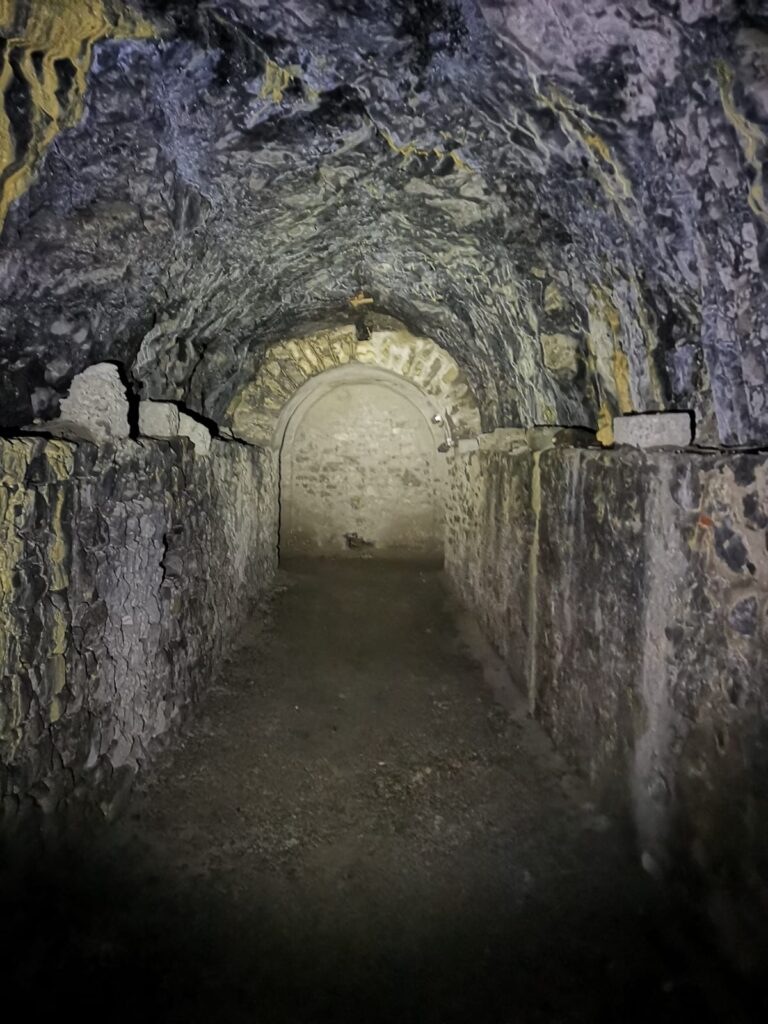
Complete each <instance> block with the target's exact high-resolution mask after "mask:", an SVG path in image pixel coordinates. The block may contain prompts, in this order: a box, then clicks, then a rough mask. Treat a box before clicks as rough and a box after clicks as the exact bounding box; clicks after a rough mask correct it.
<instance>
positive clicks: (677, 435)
mask: <svg viewBox="0 0 768 1024" xmlns="http://www.w3.org/2000/svg"><path fill="white" fill-rule="evenodd" d="M613 438H614V443H615V444H626V445H631V446H632V447H633V448H687V447H688V445H689V444H690V443H691V441H692V440H693V419H692V417H691V414H690V413H688V412H654V413H640V414H638V415H636V416H616V417H615V419H614V421H613Z"/></svg>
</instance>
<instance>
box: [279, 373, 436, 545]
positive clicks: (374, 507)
mask: <svg viewBox="0 0 768 1024" xmlns="http://www.w3.org/2000/svg"><path fill="white" fill-rule="evenodd" d="M296 420H297V421H299V422H297V423H296V422H295V421H296ZM442 458H444V457H443V456H441V455H438V453H437V442H436V441H435V440H434V439H433V436H432V431H431V430H430V427H429V425H428V423H427V420H426V419H425V418H424V415H423V414H422V412H421V410H420V409H417V408H416V407H415V406H414V405H413V404H412V403H411V402H410V401H408V399H407V398H405V397H404V396H403V395H400V394H398V393H397V392H396V391H395V390H393V389H392V388H391V387H387V386H386V385H384V384H381V383H378V384H376V383H342V384H339V385H338V386H337V387H335V388H333V389H331V390H330V391H328V392H327V393H325V394H323V395H321V397H320V398H319V399H318V400H317V401H315V402H314V403H312V404H311V405H310V407H309V408H308V409H306V410H305V409H304V408H301V409H299V410H298V411H297V413H296V414H295V417H294V420H292V421H291V424H290V426H289V428H288V431H287V433H286V437H285V443H284V445H283V452H282V458H281V469H282V483H281V492H280V494H281V502H280V505H281V530H280V550H281V553H282V554H284V555H322V556H327V557H337V558H338V557H340V556H344V555H362V556H365V557H383V558H392V557H400V556H407V557H426V558H438V557H442V552H443V538H442V515H443V509H442V503H443V487H442V481H440V480H439V479H438V466H437V460H438V459H442Z"/></svg>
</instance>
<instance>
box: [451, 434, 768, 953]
mask: <svg viewBox="0 0 768 1024" xmlns="http://www.w3.org/2000/svg"><path fill="white" fill-rule="evenodd" d="M449 505H450V507H449V514H448V524H447V538H446V544H447V552H446V562H447V567H448V572H449V575H450V577H451V579H452V580H453V582H454V584H455V586H456V588H457V589H458V591H459V592H460V594H461V596H462V598H463V599H464V600H465V601H466V602H467V603H469V605H470V606H471V607H473V608H474V609H475V610H476V611H477V613H478V615H479V617H480V619H481V620H482V622H483V624H484V627H485V629H486V630H487V632H488V635H489V636H490V638H491V639H492V640H493V641H494V643H495V644H496V645H497V647H498V648H499V650H500V651H501V652H502V653H503V654H504V656H505V657H506V659H507V661H508V663H509V665H510V668H511V669H512V671H513V673H514V674H515V676H516V678H517V679H518V681H519V683H520V685H521V686H523V687H525V688H526V689H527V690H528V694H529V699H530V703H531V709H532V710H533V711H534V713H535V714H536V716H537V717H538V718H539V719H540V720H541V721H542V722H543V724H544V725H545V727H546V728H547V729H548V731H549V732H550V734H551V736H552V738H553V740H554V741H555V743H556V744H557V746H558V747H560V749H562V750H563V751H564V752H565V753H566V754H567V755H568V756H569V757H570V758H571V760H572V761H573V762H574V763H575V764H576V765H577V766H579V767H580V768H581V769H582V770H583V771H584V772H585V773H586V774H588V776H589V778H590V780H591V781H592V783H593V784H594V785H595V786H596V788H597V789H598V790H599V791H600V793H601V794H602V796H603V798H604V799H605V800H606V801H607V802H608V803H609V804H610V805H612V806H614V807H617V808H627V809H629V810H630V811H631V815H632V818H633V821H634V824H635V827H636V830H637V834H638V838H639V844H640V852H641V854H642V856H643V862H644V864H645V866H646V867H647V868H648V869H649V870H651V871H652V872H654V873H655V872H659V873H669V874H670V875H671V876H672V877H679V878H682V879H684V881H685V883H686V884H687V885H688V886H692V887H693V888H695V889H696V888H699V894H700V895H702V896H703V899H704V901H705V903H706V905H707V907H708V910H709V912H710V914H711V916H712V917H713V919H714V920H715V921H716V922H717V924H718V925H719V927H720V928H721V930H722V931H723V932H724V934H726V936H727V938H728V945H729V949H730V951H731V952H736V953H737V955H743V956H744V957H745V958H746V957H747V953H746V951H747V950H748V949H749V948H750V947H751V948H752V949H754V948H756V947H755V944H754V935H755V933H756V932H761V933H764V932H765V923H764V911H761V908H764V907H765V905H766V899H768V871H766V863H768V655H767V654H766V643H767V641H768V618H767V615H768V554H767V553H766V549H767V541H768V532H767V530H766V527H768V457H766V455H765V454H748V453H742V454H738V455H728V456H724V455H722V454H717V453H711V454H709V453H701V454H696V453H691V452H672V451H646V452H641V451H636V450H629V449H616V450H613V451H599V450H595V449H575V448H559V449H558V448H552V449H550V450H547V451H543V452H540V453H532V452H530V451H525V452H519V453H516V454H515V453H499V452H483V451H479V452H476V453H473V454H472V455H471V456H469V457H466V458H459V459H456V460H454V461H453V465H452V488H451V496H450V500H449ZM750 936H751V941H750V940H749V937H750Z"/></svg>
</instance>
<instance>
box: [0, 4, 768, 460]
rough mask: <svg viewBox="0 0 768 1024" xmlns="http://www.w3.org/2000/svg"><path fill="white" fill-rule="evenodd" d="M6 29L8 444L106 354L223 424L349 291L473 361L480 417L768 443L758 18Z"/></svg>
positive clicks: (328, 321)
mask: <svg viewBox="0 0 768 1024" xmlns="http://www.w3.org/2000/svg"><path fill="white" fill-rule="evenodd" d="M73 11H74V12H76V14H75V13H73ZM43 15H45V16H43ZM86 15H87V16H86ZM46 19H47V20H46ZM0 22H1V23H2V25H4V26H5V29H6V31H5V33H4V34H5V35H6V36H8V37H9V42H8V44H7V45H6V46H5V48H4V51H3V55H2V56H3V64H2V71H1V72H0V84H1V85H2V89H3V91H4V96H5V114H6V118H7V124H5V125H4V124H3V123H2V119H0V134H2V130H3V129H5V139H6V143H5V145H4V147H3V145H2V144H0V159H2V161H3V164H4V165H5V171H4V172H2V178H1V179H0V180H2V182H3V188H4V195H5V199H6V201H10V200H14V201H13V202H12V203H11V205H10V210H9V213H8V216H7V218H6V222H5V228H4V233H3V236H2V245H1V247H0V335H1V336H2V337H1V339H0V374H1V379H0V424H1V425H4V426H6V427H12V426H14V425H19V424H21V423H24V422H28V421H29V420H30V419H31V417H32V416H33V415H39V416H43V417H45V416H49V415H51V414H52V413H53V412H54V411H55V406H56V402H57V398H58V395H59V394H60V393H62V392H64V391H65V390H66V386H67V384H68V381H69V380H70V379H71V377H72V375H73V374H74V373H75V372H77V371H79V370H81V369H83V367H85V366H86V365H88V364H89V363H92V362H94V361H98V360H104V359H111V360H116V361H119V362H120V363H121V364H123V366H124V367H125V370H126V373H127V375H128V377H129V378H131V379H132V380H133V382H134V384H135V387H136V389H137V391H139V392H140V393H141V394H142V395H143V396H144V397H151V398H157V399H160V398H172V399H176V400H179V401H181V402H184V403H186V404H187V405H188V406H189V408H190V409H193V410H197V411H198V412H201V413H203V414H204V415H207V416H210V417H212V418H214V419H217V418H220V417H221V416H222V414H223V412H224V410H225V409H226V408H227V406H228V404H229V402H230V400H231V398H232V396H233V395H234V394H235V392H236V391H237V390H238V389H239V388H240V387H241V386H242V385H243V383H244V382H245V381H246V380H248V379H249V378H252V377H253V376H254V374H255V373H256V371H257V369H258V366H259V363H260V360H261V358H262V354H263V352H264V350H265V347H266V346H267V345H268V344H269V343H271V342H274V341H277V340H280V339H281V338H285V337H289V336H295V335H296V334H297V332H298V331H300V330H303V329H307V330H309V329H316V328H318V327H322V326H324V325H332V324H336V323H342V322H347V321H348V320H349V310H350V306H349V301H350V299H351V298H352V297H353V296H354V295H355V294H356V293H358V292H359V291H360V290H362V291H364V292H365V294H366V295H368V296H371V297H373V299H374V300H375V302H374V304H373V305H372V306H365V307H360V313H359V315H360V316H363V315H365V311H366V310H369V309H372V310H374V311H376V312H379V313H382V314H387V315H390V316H394V317H397V318H399V319H400V320H401V321H403V322H404V323H405V324H407V325H408V327H409V328H410V329H411V330H413V331H414V332H415V333H418V334H421V335H426V336H430V337H432V338H434V339H435V340H436V341H437V342H438V343H439V344H441V345H442V346H444V347H445V348H446V349H447V350H448V351H449V352H450V353H451V354H452V355H453V356H454V357H455V358H456V360H457V361H458V363H459V364H460V366H461V367H462V369H463V370H464V371H465V373H466V375H467V377H468V379H469V381H470V382H471V384H472V385H473V387H474V389H475V391H476V393H477V395H478V398H479V400H480V403H481V406H482V411H483V415H484V419H485V422H486V423H487V424H488V425H489V426H490V425H494V424H508V425H515V424H518V423H522V424H531V423H563V424H582V425H592V426H600V425H602V426H604V425H605V423H606V422H607V421H608V417H609V414H610V413H613V412H618V411H629V410H633V409H638V410H639V409H653V408H664V407H671V408H693V409H695V410H696V414H697V421H698V437H699V439H700V440H702V441H703V442H705V443H717V442H718V441H719V442H720V443H725V444H759V443H763V442H765V441H766V440H768V406H767V405H766V396H768V390H767V389H766V371H767V368H768V291H767V290H766V284H765V261H766V225H767V222H768V199H767V198H766V195H765V192H764V190H763V175H764V163H763V161H764V160H765V158H766V128H765V125H766V123H768V14H767V13H766V10H765V7H764V4H763V2H762V0H625V2H621V3H612V2H610V0H578V2H577V0H419V2H417V0H386V2H385V0H380V2H377V0H282V2H279V3H278V2H276V0H228V2H203V3H199V4H197V5H190V4H187V3H181V2H173V0H145V2H139V0H135V3H134V4H133V7H131V6H130V5H126V4H118V3H117V0H114V2H113V0H89V2H87V3H83V2H77V3H75V2H72V0H57V2H56V3H54V2H53V0H51V2H50V3H43V2H35V0H16V2H13V0H0ZM46 33H47V35H46ZM42 37H44V38H42ZM131 37H133V38H131ZM46 69H48V70H47V71H46ZM86 71H87V72H88V77H87V88H86V87H85V72H86ZM54 72H55V74H56V76H57V79H56V86H57V87H56V89H55V90H53V93H54V95H55V97H56V103H57V108H56V109H53V107H52V101H51V87H50V86H51V78H50V76H51V74H52V73H54ZM46 74H47V75H48V79H46ZM81 79H82V83H81V81H80V80H81ZM36 83H37V84H36ZM83 90H85V91H84V96H83ZM46 104H47V106H46ZM41 111H42V112H41ZM81 112H82V116H80V115H81ZM58 127H61V128H62V129H63V130H62V131H60V132H59V133H58V134H56V129H57V128H58ZM54 136H55V137H54ZM40 156H42V159H39V157H40ZM9 168H10V170H9ZM20 169H21V171H22V172H23V173H21V174H20V173H19V171H20ZM27 171H34V172H35V174H34V183H33V184H32V185H31V187H30V188H28V189H27V190H26V191H23V189H22V188H21V187H20V186H19V184H18V183H19V182H20V181H22V180H24V184H26V178H27V177H29V175H28V174H27ZM14 182H15V183H16V184H14ZM9 187H10V188H13V189H15V192H14V193H13V194H8V191H7V190H8V189H9ZM0 209H2V207H0ZM564 352H565V353H566V355H565V357H564V356H563V353H564ZM603 436H608V435H607V434H606V433H604V435H603Z"/></svg>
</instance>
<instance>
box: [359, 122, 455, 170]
mask: <svg viewBox="0 0 768 1024" xmlns="http://www.w3.org/2000/svg"><path fill="white" fill-rule="evenodd" d="M379 132H380V134H381V136H382V137H383V139H384V141H385V142H386V143H387V145H388V146H389V148H390V149H391V150H392V151H393V152H394V153H399V154H400V156H402V157H403V158H404V159H405V160H410V159H411V157H414V156H420V157H423V158H426V157H434V158H435V159H436V160H442V159H443V158H444V157H446V156H448V157H450V158H451V160H452V161H453V164H454V166H455V167H456V169H457V170H459V171H464V172H466V173H467V174H474V173H475V172H474V168H473V167H471V166H470V165H469V164H468V163H466V162H465V161H464V160H462V159H461V157H460V156H459V154H458V153H457V152H456V150H455V149H448V150H446V149H440V148H439V147H435V148H434V149H421V148H420V147H419V146H417V145H416V143H415V142H406V144H405V145H404V146H401V145H400V144H399V143H398V142H396V141H395V140H394V138H393V137H392V135H390V133H389V132H388V131H385V130H384V129H383V128H380V129H379Z"/></svg>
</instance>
